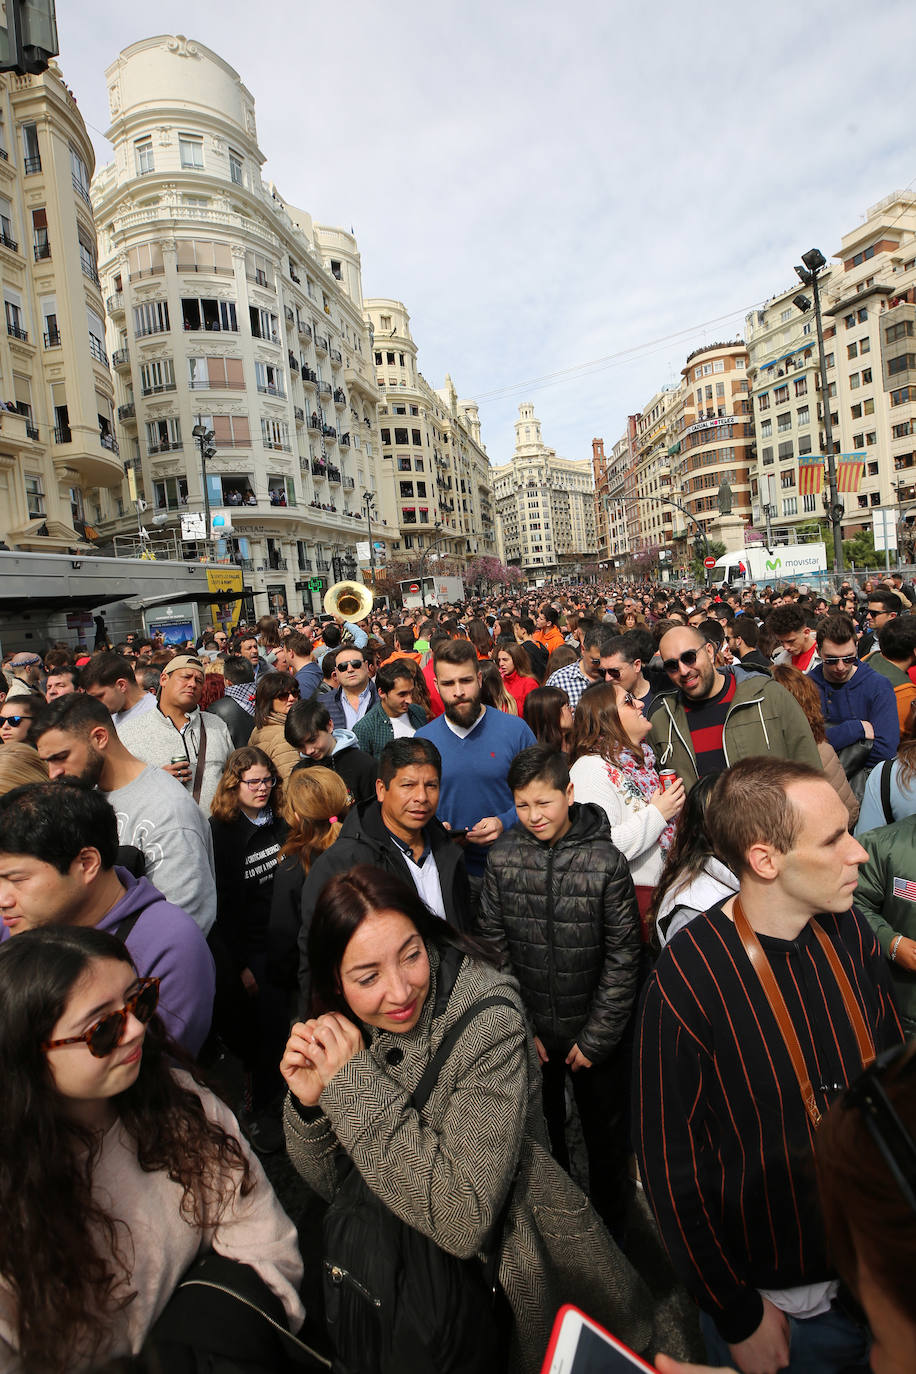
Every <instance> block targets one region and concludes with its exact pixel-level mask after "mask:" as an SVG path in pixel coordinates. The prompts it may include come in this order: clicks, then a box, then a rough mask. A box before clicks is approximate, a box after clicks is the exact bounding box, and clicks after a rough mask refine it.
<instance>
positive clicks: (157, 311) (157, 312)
mask: <svg viewBox="0 0 916 1374" xmlns="http://www.w3.org/2000/svg"><path fill="white" fill-rule="evenodd" d="M168 327H169V303H168V301H146V303H145V304H144V305H135V306H134V334H135V336H136V337H137V338H138V339H142V338H143V337H144V336H145V335H147V334H162V333H164V331H165V330H167V329H168Z"/></svg>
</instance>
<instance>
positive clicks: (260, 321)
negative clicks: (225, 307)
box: [232, 305, 280, 344]
mask: <svg viewBox="0 0 916 1374" xmlns="http://www.w3.org/2000/svg"><path fill="white" fill-rule="evenodd" d="M232 310H233V313H234V312H235V306H233V307H232ZM248 314H249V319H250V323H251V333H252V337H253V338H255V339H269V340H270V342H271V343H276V344H278V343H279V342H280V321H279V320H278V319H277V316H276V315H272V314H271V313H270V311H269V310H262V309H260V308H259V307H258V306H256V305H250V306H249V307H248Z"/></svg>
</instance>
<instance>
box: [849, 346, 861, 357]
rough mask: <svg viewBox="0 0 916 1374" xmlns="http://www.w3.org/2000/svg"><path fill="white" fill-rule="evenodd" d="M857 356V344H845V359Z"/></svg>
mask: <svg viewBox="0 0 916 1374" xmlns="http://www.w3.org/2000/svg"><path fill="white" fill-rule="evenodd" d="M858 356H859V347H858V344H854V343H851V344H847V345H846V357H847V358H857V357H858Z"/></svg>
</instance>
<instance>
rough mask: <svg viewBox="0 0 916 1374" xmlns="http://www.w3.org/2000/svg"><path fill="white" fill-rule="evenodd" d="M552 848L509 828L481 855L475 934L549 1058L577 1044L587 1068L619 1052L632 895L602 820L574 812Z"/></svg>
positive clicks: (631, 978)
mask: <svg viewBox="0 0 916 1374" xmlns="http://www.w3.org/2000/svg"><path fill="white" fill-rule="evenodd" d="M570 816H571V818H572V827H571V829H570V830H569V831H568V832H567V834H566V835H564V836H563V838H562V839H561V840H558V841H557V843H556V844H555V845H553V846H550V845H546V844H542V843H541V842H540V841H539V840H536V839H535V838H534V836H533V835H530V834H529V833H528V831H527V830H525V829H523V827H522V826H521V825H516V826H514V827H513V828H512V830H510V831H509V832H508V833H507V834H505V835H503V836H502V838H501V839H499V840H497V842H496V844H494V846H493V848H492V849H491V850H490V856H489V859H488V860H487V868H486V873H485V874H484V881H483V893H482V897H481V907H480V918H479V925H478V931H479V934H480V935H482V936H485V937H486V938H487V939H489V940H492V941H493V943H494V944H495V945H496V946H497V947H498V949H499V951H500V953H501V956H502V958H503V960H504V962H505V964H506V965H507V966H508V967H509V968H511V970H512V972H513V973H514V974H515V976H516V978H517V979H518V981H519V984H520V985H521V990H522V998H523V999H524V1002H525V1006H526V1007H527V1009H528V1014H529V1015H530V1016H531V1019H532V1021H533V1023H534V1030H535V1034H536V1035H538V1036H539V1037H540V1039H541V1040H542V1041H543V1042H544V1045H545V1047H546V1049H547V1051H548V1053H549V1054H550V1055H551V1056H553V1055H556V1054H559V1053H562V1054H563V1055H564V1056H565V1055H566V1054H567V1053H568V1052H569V1050H570V1048H571V1046H572V1045H574V1044H577V1045H578V1046H579V1048H580V1050H581V1051H582V1053H583V1054H584V1055H585V1056H586V1058H587V1059H590V1060H591V1061H592V1063H600V1062H601V1061H602V1060H604V1059H607V1057H608V1055H609V1054H610V1053H611V1051H612V1050H614V1049H615V1048H616V1046H617V1045H618V1044H619V1042H620V1040H621V1037H622V1036H623V1033H624V1030H625V1028H626V1024H627V1021H628V1019H629V1016H630V1013H631V1011H632V1009H633V1003H634V1000H635V997H636V991H637V982H638V977H639V962H640V934H639V910H638V908H637V905H636V893H635V891H634V888H633V881H632V879H631V877H630V872H629V869H628V867H627V861H626V859H625V858H624V857H623V855H622V854H621V852H620V850H619V849H618V848H617V846H616V845H615V844H614V841H613V840H612V839H611V828H610V825H609V823H608V819H607V816H606V815H605V814H604V812H603V811H602V809H601V808H600V807H599V806H595V805H594V803H592V802H586V803H584V804H581V805H580V804H575V805H574V806H573V807H572V809H571V812H570Z"/></svg>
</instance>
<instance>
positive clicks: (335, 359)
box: [331, 348, 343, 367]
mask: <svg viewBox="0 0 916 1374" xmlns="http://www.w3.org/2000/svg"><path fill="white" fill-rule="evenodd" d="M331 366H332V367H343V355H342V354H341V352H340V349H339V348H332V349H331Z"/></svg>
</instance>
